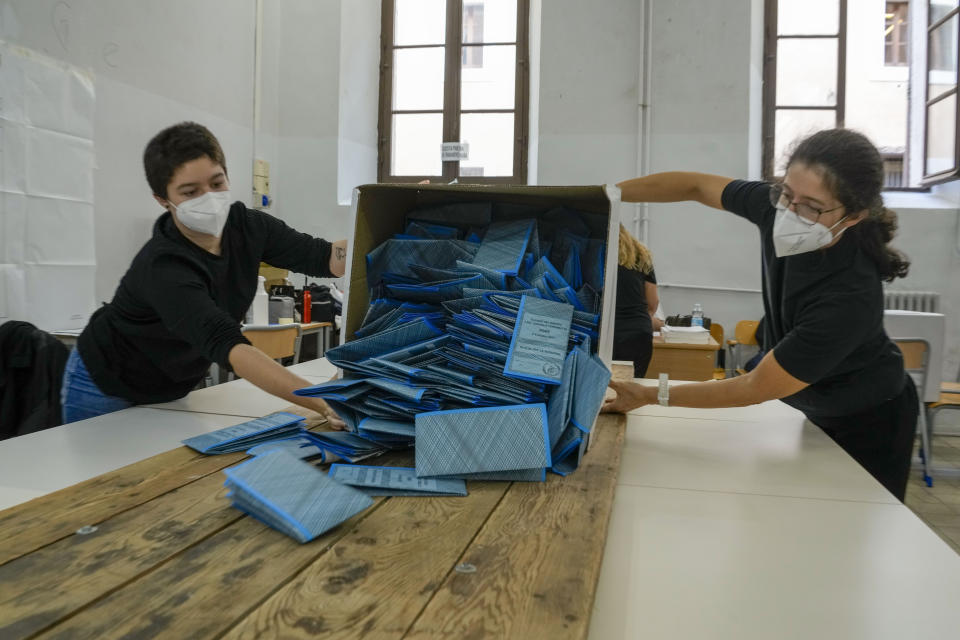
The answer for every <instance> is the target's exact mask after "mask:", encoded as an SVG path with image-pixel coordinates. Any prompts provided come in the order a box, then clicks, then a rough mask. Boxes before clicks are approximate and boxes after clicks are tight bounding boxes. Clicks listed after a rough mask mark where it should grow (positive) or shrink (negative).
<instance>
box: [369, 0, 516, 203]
mask: <svg viewBox="0 0 960 640" xmlns="http://www.w3.org/2000/svg"><path fill="white" fill-rule="evenodd" d="M394 12H395V3H394V0H382V4H381V25H380V28H381V31H380V97H379V109H378V123H377V180H378V181H379V182H382V183H411V182H414V183H415V182H423V181H425V180H429V181H430V182H433V183H449V182H452V181H453V180H456V181H457V182H459V183H462V184H526V183H527V157H528V130H529V117H528V109H529V102H530V96H529V93H530V90H529V87H530V79H529V70H530V54H529V23H530V20H529V15H530V5H529V0H517V35H516V41H515V42H499V41H497V42H483V43H480V44H478V45H477V46H489V45H504V44H509V45H515V46H516V61H515V71H514V108H513V109H465V110H462V109H461V108H460V105H461V101H460V77H461V63H462V51H463V46H464V43H463V26H462V25H463V0H446V41H445V42H444V44H442V45H440V44H437V45H411V46H400V47H395V46H394V44H393V43H394ZM424 46H429V47H443V48H444V87H443V94H444V99H443V110H442V114H443V136H442V139H443V142H460V116H461V114H471V113H510V112H513V114H514V120H513V123H514V124H513V127H514V128H513V131H514V137H513V172H514V173H513V175H510V176H461V175H460V161H457V160H454V161H445V162H442V163H441V167H442V168H441V174H440V175H417V176H408V175H402V176H397V175H391V174H390V167H391V164H392V157H391V154H392V143H393V131H392V127H393V115H394V114H395V113H437V112H438V110H435V109H430V110H394V109H393V104H392V103H393V52H394V51H395V50H396V49H402V48H422V47H424ZM467 46H470V44H469V43H468V45H467ZM437 153H440V149H437Z"/></svg>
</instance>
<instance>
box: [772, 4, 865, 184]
mask: <svg viewBox="0 0 960 640" xmlns="http://www.w3.org/2000/svg"><path fill="white" fill-rule="evenodd" d="M778 4H779V0H764V7H763V10H764V18H763V21H764V24H763V107H762V113H763V124H762V136H761V145H762V149H761V156H762V164H761V171H762V175H763V179H764V180H773V179H774V177H775V176H774V166H775V164H776V160H777V159H776V158H775V157H774V153H775V151H776V147H775V145H776V132H777V111H778V110H797V111H800V110H802V111H833V112H834V126H835V127H843V122H844V116H845V108H846V101H847V64H846V62H847V0H837V7H838V10H839V12H840V16H839V19H838V20H837V33H836V34H817V35H800V34H794V35H785V36H781V35H778V34H777V30H778V29H777V27H778V24H777V18H778ZM810 38H817V39H823V38H836V39H837V88H836V96H837V97H836V100H835V101H834V106H832V107H830V106H819V107H818V106H798V105H777V43H778V41H779V40H780V39H787V40H802V39H810Z"/></svg>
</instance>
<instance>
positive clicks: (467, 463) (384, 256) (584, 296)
mask: <svg viewBox="0 0 960 640" xmlns="http://www.w3.org/2000/svg"><path fill="white" fill-rule="evenodd" d="M607 223H608V220H607V218H606V217H605V216H598V214H595V213H587V212H582V211H576V210H572V209H568V208H564V207H553V208H550V209H547V210H538V209H536V208H533V207H524V206H518V205H516V204H495V203H490V202H484V203H468V204H457V205H442V206H439V207H432V208H421V209H414V210H411V211H409V212H408V213H407V215H406V220H405V226H404V227H403V231H402V233H397V234H395V235H394V236H393V237H391V238H389V239H387V240H386V241H385V242H383V243H381V244H379V245H378V246H376V247H375V248H373V249H372V250H371V251H369V252H368V253H366V256H365V271H366V276H367V277H366V283H365V284H366V286H367V288H368V292H369V296H370V297H369V299H370V300H371V302H370V303H369V305H368V307H367V309H366V313H365V316H364V318H363V321H362V323H360V325H359V326H358V327H357V328H356V330H355V331H353V336H352V337H353V339H352V340H351V341H349V342H346V343H344V344H342V345H340V346H337V347H335V348H333V349H329V350H328V351H327V352H326V356H327V358H328V359H329V360H330V362H331V363H333V364H335V365H336V366H338V367H340V368H341V369H342V370H343V371H344V372H345V375H344V378H343V379H338V380H334V381H330V382H327V383H323V384H320V385H316V386H313V387H309V388H306V389H301V390H300V391H298V392H297V393H299V394H300V395H304V396H317V397H321V398H323V399H325V400H326V401H327V402H328V403H329V404H330V406H331V407H332V408H333V409H334V410H335V411H336V412H337V414H338V415H340V416H341V418H343V420H344V421H345V422H346V423H347V425H348V427H349V428H350V430H351V431H353V432H354V433H356V434H357V435H358V436H361V437H365V438H370V439H372V440H374V441H377V442H380V443H386V442H389V443H390V444H393V445H397V444H400V443H404V442H407V443H410V444H414V445H415V459H416V476H417V477H419V478H434V479H453V478H456V479H502V480H532V481H537V480H543V479H545V473H546V470H547V469H551V470H552V471H554V472H556V473H560V474H567V473H569V472H571V471H573V470H574V469H576V467H577V465H578V463H579V460H580V457H581V456H582V455H583V452H584V450H585V447H586V443H587V438H588V434H589V432H590V429H591V427H592V425H593V422H594V420H595V419H596V416H597V413H598V412H599V410H600V405H601V404H602V402H603V397H604V392H605V390H606V386H607V382H608V381H609V378H610V373H609V370H608V369H607V368H606V366H605V365H604V364H603V362H602V360H601V359H600V358H599V357H598V355H597V353H596V351H597V343H598V337H599V327H600V311H601V297H602V294H603V286H604V262H605V259H606V240H605V238H606V237H607V236H606V232H607ZM357 249H358V248H355V250H357ZM352 286H357V283H356V281H354V283H353V285H352ZM350 313H354V312H352V311H351V312H350Z"/></svg>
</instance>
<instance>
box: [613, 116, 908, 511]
mask: <svg viewBox="0 0 960 640" xmlns="http://www.w3.org/2000/svg"><path fill="white" fill-rule="evenodd" d="M882 185H883V163H882V161H881V159H880V154H879V153H878V152H877V149H876V148H875V147H874V146H873V144H872V143H871V142H870V141H869V140H867V138H865V137H864V136H863V135H861V134H859V133H856V132H853V131H849V130H845V129H831V130H827V131H820V132H818V133H816V134H814V135H812V136H810V137H809V138H806V139H805V140H803V141H802V142H801V143H800V144H799V145H798V146H797V147H796V150H795V151H794V152H793V154H792V155H791V157H790V160H789V162H788V163H787V170H786V174H785V176H784V179H783V182H782V183H778V184H769V183H764V182H747V181H743V180H731V179H730V178H722V177H719V176H713V175H707V174H700V173H684V172H670V173H659V174H654V175H650V176H646V177H642V178H635V179H633V180H627V181H625V182H622V183H620V185H618V186H620V188H621V190H622V197H623V200H624V201H626V202H678V201H683V200H695V201H697V202H700V203H702V204H705V205H707V206H711V207H715V208H717V209H726V210H727V211H730V212H731V213H734V214H735V215H738V216H740V217H742V218H746V219H747V220H749V221H750V222H752V223H754V224H755V225H757V227H758V229H759V231H760V240H761V259H762V264H763V307H764V322H763V323H762V326H763V331H762V333H763V335H762V336H758V339H759V342H760V345H761V348H762V349H763V350H765V351H766V354H765V355H764V357H763V359H762V360H761V361H760V363H759V364H758V365H757V367H756V368H755V369H754V370H753V371H751V372H749V373H748V374H746V375H743V376H740V377H736V378H731V379H728V380H722V381H719V382H702V383H692V384H685V385H677V386H674V387H671V388H670V389H669V391H665V390H658V389H657V388H656V387H643V386H640V385H638V384H635V383H630V382H611V383H610V384H611V386H612V387H613V388H614V390H616V392H617V397H616V398H615V399H612V400H608V401H607V403H606V404H605V406H604V409H605V410H606V411H617V412H625V411H629V410H630V409H633V408H636V407H639V406H643V405H645V404H652V403H657V402H660V404H664V405H668V404H669V405H676V406H682V407H702V408H712V407H735V406H744V405H749V404H755V403H758V402H764V401H767V400H773V399H777V398H779V399H782V400H783V401H784V402H786V403H787V404H789V405H790V406H792V407H795V408H797V409H799V410H800V411H802V412H803V413H804V414H805V415H806V416H807V417H808V418H809V419H810V420H811V422H813V423H814V424H816V425H818V426H819V427H820V428H822V429H823V430H824V431H825V432H826V433H827V434H828V435H829V436H830V437H831V438H833V440H834V441H836V442H837V444H839V445H840V446H841V447H843V449H844V450H845V451H847V453H849V454H850V455H851V456H853V458H854V459H856V460H857V461H858V462H859V463H860V464H861V465H862V466H863V467H864V468H865V469H866V470H867V471H869V472H870V474H871V475H873V476H874V477H875V478H876V479H877V480H879V481H880V482H881V483H882V484H883V485H884V486H885V487H886V488H887V489H888V490H889V491H890V492H891V493H893V494H894V495H895V496H897V497H898V498H899V499H900V500H903V498H904V493H905V491H906V483H907V476H908V473H909V470H910V458H911V454H912V451H913V440H914V434H915V432H916V421H917V412H918V403H917V392H916V389H915V388H914V385H913V382H912V381H911V379H910V377H909V376H908V375H906V373H905V372H904V367H903V357H902V355H901V354H900V351H899V350H898V349H897V347H896V345H894V344H893V342H891V341H890V338H889V337H887V335H886V333H885V332H884V329H883V291H882V287H881V282H882V281H887V282H889V281H892V280H893V279H895V278H898V277H903V276H905V275H906V274H907V268H908V266H909V263H908V261H907V260H906V258H905V257H904V256H903V255H902V254H901V253H899V252H898V251H896V250H895V249H893V248H891V247H890V246H889V245H888V243H889V242H890V240H891V239H892V238H893V235H894V232H895V231H896V215H895V214H894V213H893V212H892V211H890V210H889V209H886V208H885V207H884V205H883V198H882V196H881V193H880V190H881V188H882Z"/></svg>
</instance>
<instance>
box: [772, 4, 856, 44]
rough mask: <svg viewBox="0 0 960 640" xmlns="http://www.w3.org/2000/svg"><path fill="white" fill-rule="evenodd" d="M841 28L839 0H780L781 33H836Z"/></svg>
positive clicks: (778, 8) (818, 34)
mask: <svg viewBox="0 0 960 640" xmlns="http://www.w3.org/2000/svg"><path fill="white" fill-rule="evenodd" d="M839 29H840V2H839V0H780V2H779V4H778V5H777V33H778V34H779V35H782V36H783V35H809V36H822V35H836V34H837V31H838V30H839Z"/></svg>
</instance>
